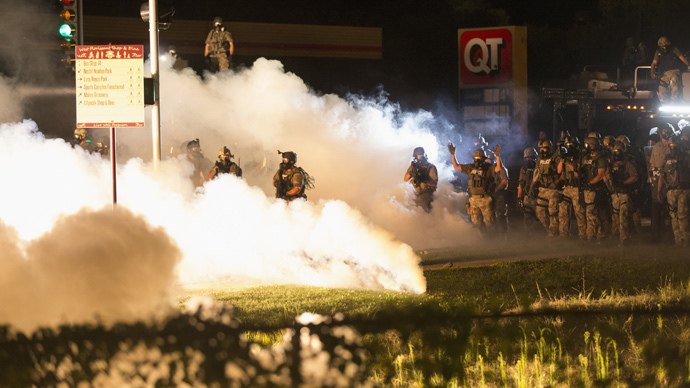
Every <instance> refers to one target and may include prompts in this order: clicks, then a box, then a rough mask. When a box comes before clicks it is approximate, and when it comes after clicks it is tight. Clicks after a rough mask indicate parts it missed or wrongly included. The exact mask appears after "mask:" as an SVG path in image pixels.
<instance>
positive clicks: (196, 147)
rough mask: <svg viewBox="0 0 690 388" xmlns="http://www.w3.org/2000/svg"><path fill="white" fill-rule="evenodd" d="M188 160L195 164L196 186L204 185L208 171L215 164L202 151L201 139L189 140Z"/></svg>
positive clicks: (193, 178)
mask: <svg viewBox="0 0 690 388" xmlns="http://www.w3.org/2000/svg"><path fill="white" fill-rule="evenodd" d="M187 160H188V161H189V162H191V163H192V164H193V165H194V172H193V173H192V182H193V183H194V186H195V187H199V186H201V185H203V184H204V182H206V171H209V170H210V169H211V166H212V165H213V164H212V163H211V161H210V160H208V158H207V157H205V156H204V154H203V153H202V152H201V146H200V144H199V139H194V140H191V141H189V142H187Z"/></svg>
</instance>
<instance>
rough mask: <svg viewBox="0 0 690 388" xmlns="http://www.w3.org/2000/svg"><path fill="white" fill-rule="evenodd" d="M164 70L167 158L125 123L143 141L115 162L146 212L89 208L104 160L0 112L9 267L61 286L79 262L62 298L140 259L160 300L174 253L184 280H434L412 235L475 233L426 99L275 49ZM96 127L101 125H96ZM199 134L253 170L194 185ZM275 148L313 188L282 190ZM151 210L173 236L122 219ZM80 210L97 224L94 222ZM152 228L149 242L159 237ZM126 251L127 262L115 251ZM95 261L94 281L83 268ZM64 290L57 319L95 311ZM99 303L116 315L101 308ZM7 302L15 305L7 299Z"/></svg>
mask: <svg viewBox="0 0 690 388" xmlns="http://www.w3.org/2000/svg"><path fill="white" fill-rule="evenodd" d="M161 85H162V88H161V100H162V108H161V112H162V123H163V125H162V127H163V129H162V132H163V145H164V151H165V152H164V155H165V157H166V159H165V160H164V161H163V163H162V164H161V167H160V171H158V172H154V171H153V166H152V164H151V163H150V156H149V155H150V153H151V151H150V150H151V140H150V139H151V136H150V132H149V131H146V130H143V131H142V130H141V129H120V130H118V142H119V144H121V145H123V146H124V147H125V148H124V149H123V151H121V152H122V155H119V156H120V159H119V160H120V162H122V163H124V162H125V161H126V157H127V156H138V157H134V158H131V159H129V160H127V161H126V163H124V164H121V165H119V167H118V202H119V206H120V207H124V208H126V209H128V210H130V211H131V212H133V214H135V215H132V214H130V213H129V212H122V213H115V214H114V215H112V216H110V218H113V219H110V218H108V217H106V216H105V215H104V214H103V212H105V211H100V212H93V211H87V210H83V208H90V209H101V208H103V207H104V206H106V205H107V204H108V203H109V202H110V198H111V193H110V189H111V182H110V166H109V161H108V160H104V159H102V158H101V157H100V156H99V155H95V154H89V153H87V152H85V151H82V150H81V149H73V148H71V147H70V146H69V145H68V144H67V143H65V142H64V141H63V140H61V139H49V140H47V139H45V138H44V137H43V135H42V134H41V133H40V132H39V131H38V128H36V125H35V123H33V122H32V121H30V120H28V121H24V122H21V123H14V124H11V123H6V124H2V125H0V179H2V181H3V182H4V185H3V187H4V190H3V191H4V193H3V199H4V200H3V202H2V203H0V220H2V221H3V222H4V223H5V224H6V226H5V228H4V229H3V230H4V233H3V235H2V238H3V241H4V244H6V245H7V246H8V247H9V249H4V250H3V253H0V255H3V256H5V255H7V256H8V259H7V260H3V261H6V262H7V263H9V264H8V265H10V266H11V267H12V268H13V270H16V271H18V272H16V274H17V275H16V276H13V277H12V278H13V279H22V277H23V276H26V277H27V278H29V279H32V280H31V281H36V280H35V277H36V276H46V274H52V273H55V276H56V278H55V279H46V280H45V281H43V283H44V284H45V285H44V286H42V287H56V288H57V287H58V283H60V281H61V280H59V279H61V276H60V275H59V274H60V270H61V269H64V270H65V271H71V272H73V274H72V275H70V276H69V277H67V278H66V279H69V281H70V282H71V283H74V284H79V287H78V288H75V289H73V290H69V292H67V291H66V292H65V294H64V295H65V297H66V300H69V299H70V298H76V294H79V293H83V294H85V295H89V298H90V299H88V300H89V301H93V302H95V301H96V299H102V298H103V297H105V295H103V294H99V292H88V291H87V290H88V289H89V287H91V286H94V287H96V288H95V289H96V290H98V289H102V288H103V287H106V285H111V286H113V287H117V285H118V284H125V285H126V284H128V283H127V282H124V280H125V279H124V278H125V277H126V276H125V274H126V273H131V274H133V275H134V276H135V279H136V277H137V276H141V277H140V278H139V280H140V281H141V282H142V283H146V282H147V279H149V278H150V281H151V282H153V283H154V285H149V286H146V285H141V286H140V287H144V288H146V289H147V292H148V293H150V294H157V295H156V296H153V295H152V296H151V298H146V297H143V299H148V301H146V302H144V301H142V303H147V306H148V307H152V306H153V305H154V302H155V303H158V302H160V301H161V298H162V296H164V295H165V294H166V292H164V291H165V290H167V289H168V286H169V285H170V284H168V283H170V282H169V278H168V277H167V274H168V272H169V271H170V269H171V268H175V274H176V279H177V280H179V282H180V283H181V284H182V285H185V286H194V285H197V286H199V285H201V286H209V285H213V284H217V283H218V284H223V285H226V284H230V285H232V286H252V285H260V284H280V283H290V284H304V285H317V286H329V287H353V288H370V289H387V290H399V291H410V292H424V291H425V288H426V283H425V280H424V277H423V274H422V271H421V269H420V268H419V266H418V261H419V258H418V257H417V256H416V255H415V253H414V251H413V247H414V249H425V248H433V247H443V246H457V245H458V244H462V243H463V242H465V243H467V242H468V241H469V240H472V239H474V238H475V237H476V236H477V233H476V231H474V230H473V229H472V228H471V227H470V226H469V225H468V224H467V222H466V221H465V220H464V219H463V217H462V216H461V215H460V212H459V208H460V206H464V201H465V198H464V196H463V195H460V194H457V193H455V192H453V190H452V186H451V185H450V183H448V180H449V179H451V177H452V175H451V168H450V167H448V166H447V164H446V163H445V159H447V153H445V150H444V149H445V142H446V139H449V138H452V137H451V136H450V135H448V133H450V131H451V128H449V126H448V125H447V123H445V122H444V121H443V120H441V119H437V118H434V117H433V116H432V115H431V114H429V113H427V112H417V113H404V112H400V111H399V109H398V108H397V106H395V105H393V104H390V103H387V102H386V101H385V99H383V98H378V99H365V98H362V97H357V96H350V97H348V98H347V99H344V98H340V97H338V96H334V95H319V94H317V93H315V92H313V91H311V90H310V89H309V88H308V87H307V85H305V84H304V82H303V81H302V80H301V79H299V78H298V77H297V76H295V75H294V74H289V73H285V72H284V71H283V69H282V65H281V64H280V63H279V62H277V61H269V60H265V59H260V60H258V61H257V62H256V63H255V64H254V66H253V67H252V68H250V69H243V70H240V71H238V72H236V73H233V72H227V73H221V74H217V75H207V77H206V79H205V80H202V79H201V78H200V77H199V76H197V75H196V74H194V73H193V72H192V71H191V69H186V70H184V71H182V72H176V71H173V70H171V69H169V68H164V69H163V70H162V74H161ZM0 87H2V84H1V83H0ZM5 87H6V86H5ZM9 94H10V97H9V100H12V93H11V90H10V92H9ZM3 113H5V112H0V114H3ZM0 117H10V118H11V117H12V116H0ZM6 121H9V120H6ZM147 122H149V121H148V120H147ZM99 132H100V131H99V130H90V135H91V137H92V138H95V137H97V136H99V135H100V134H102V133H99ZM437 136H439V137H440V138H441V140H437ZM193 138H199V139H200V141H201V145H202V148H203V149H204V151H205V153H206V155H207V156H208V157H209V158H210V159H212V160H213V159H214V158H215V156H216V152H215V150H217V149H219V148H221V147H223V146H228V147H229V148H230V149H231V150H232V153H233V154H234V155H235V161H237V162H240V163H241V165H242V168H243V170H244V172H245V174H244V177H243V179H238V178H236V177H234V176H221V177H220V178H219V179H216V180H214V181H212V182H208V183H207V184H206V185H204V187H203V188H200V189H196V190H195V189H194V187H193V185H192V183H191V181H190V179H189V176H190V175H191V173H192V170H193V168H192V166H191V164H190V163H188V162H187V161H186V159H185V157H184V156H177V155H176V154H177V153H178V151H179V148H180V145H182V144H185V142H186V141H188V140H190V139H193ZM417 146H423V147H424V148H425V150H426V152H427V154H428V156H429V159H430V161H431V162H433V163H435V164H436V165H437V167H438V169H439V175H440V177H441V182H440V185H439V190H438V191H437V193H436V200H435V201H434V209H433V211H432V212H431V213H430V214H427V213H425V212H424V211H422V210H421V209H420V208H417V207H415V206H414V202H413V198H414V192H413V190H412V187H411V186H410V185H409V184H408V183H404V182H403V181H402V177H403V175H404V173H405V170H406V169H407V166H408V164H409V162H410V160H411V153H412V150H413V148H414V147H417ZM278 149H280V150H283V151H287V150H291V151H295V152H296V153H297V154H298V163H297V164H298V165H299V166H302V167H303V168H304V169H305V170H307V171H308V172H309V173H310V174H311V175H312V176H314V177H315V178H316V188H315V189H314V190H312V191H308V192H307V194H308V196H309V200H308V201H295V202H292V203H290V204H289V205H288V204H286V203H285V202H283V201H281V200H276V199H274V198H273V196H274V188H273V187H272V186H271V179H272V176H273V174H274V172H275V171H276V170H277V168H278V164H279V163H280V161H281V160H280V156H279V155H277V153H276V150H278ZM126 152H128V153H129V154H130V155H127V154H126ZM123 214H127V215H126V216H125V215H123ZM139 215H141V216H143V218H144V219H145V220H146V221H147V222H148V223H150V224H152V225H154V226H156V227H158V226H160V227H163V229H164V230H165V232H166V233H167V234H168V235H169V236H170V238H171V241H168V242H167V243H166V241H167V240H165V238H164V236H162V235H161V233H159V232H158V231H157V230H154V229H151V228H150V227H149V229H146V227H145V226H144V225H139V226H138V227H139V228H140V229H141V231H139V232H137V229H136V228H132V227H131V226H129V225H128V224H127V222H125V221H123V220H121V219H120V218H127V219H128V220H130V219H131V220H130V222H133V223H137V222H139V223H141V222H143V221H141V218H140V217H139ZM118 217H119V218H118ZM117 219H120V221H119V222H116V221H117ZM78 220H80V221H78ZM78 222H81V223H84V225H87V226H88V228H89V229H88V232H89V235H88V237H85V236H84V235H83V234H82V232H85V231H86V230H85V229H84V228H77V227H76V226H75V223H78ZM99 222H100V223H102V224H106V225H103V226H101V224H99ZM70 228H71V229H70ZM143 230H147V231H148V232H143ZM151 230H154V231H155V232H151ZM151 234H153V235H154V237H156V238H155V239H154V240H155V241H153V242H151V241H147V239H148V238H151V236H149V235H151ZM57 236H60V237H57ZM58 240H59V242H60V243H59V244H58V243H57V242H58ZM85 240H86V241H85ZM84 244H86V246H87V247H92V248H94V249H93V250H88V249H84ZM125 247H126V249H125ZM178 247H179V250H180V251H181V258H179V260H178V257H179V256H178V254H177V252H178V251H177V249H178ZM139 250H141V252H140V251H139ZM113 252H114V253H113ZM146 258H150V260H149V263H155V265H158V266H160V267H161V270H164V271H163V272H164V274H156V273H155V272H156V271H155V270H154V271H151V269H152V268H154V267H155V266H154V264H151V268H148V269H147V268H138V265H139V264H141V265H144V266H146V265H147V264H146V260H145V259H146ZM153 258H155V260H154V259H153ZM117 260H120V261H122V264H123V265H122V268H121V269H119V268H115V267H116V266H115V265H114V263H113V262H111V261H117ZM13 263H14V264H13ZM178 263H179V264H178ZM85 264H88V265H85ZM85 276H89V277H92V278H93V279H94V280H95V281H96V283H90V282H84V281H82V279H83V277H85ZM111 276H112V277H111ZM8 279H9V278H8ZM31 281H30V282H28V283H31ZM120 281H123V282H124V283H121V282H120ZM8 287H10V286H8ZM156 287H157V289H156ZM135 289H136V288H135ZM80 290H83V292H82V291H80ZM41 292H46V293H49V292H50V290H49V289H46V288H40V289H36V290H35V291H31V292H29V291H27V295H35V296H34V297H35V298H36V299H40V298H41V297H42V295H41ZM147 292H143V293H142V294H146V293H147ZM3 295H11V294H3ZM127 296H133V294H132V293H125V294H123V298H126V297H127ZM138 297H142V296H141V295H139V296H138ZM118 300H120V299H118ZM84 302H85V303H86V302H87V301H86V300H84ZM65 303H67V302H65ZM60 306H61V305H60V303H56V307H55V309H49V308H46V311H49V312H50V314H48V315H49V316H50V317H47V318H46V319H48V318H50V319H51V320H55V319H58V317H60V318H62V319H64V318H65V317H66V316H65V315H60V314H69V316H70V317H73V318H74V317H79V316H84V315H86V314H87V311H86V310H84V311H77V312H75V313H74V314H72V313H71V312H70V313H65V311H64V309H63V310H61V308H63V307H65V306H62V307H60ZM65 308H66V307H65ZM124 310H126V306H125V305H117V303H115V306H114V307H112V308H111V310H110V311H111V312H112V313H113V314H114V315H116V314H123V315H125V316H126V315H127V314H126V313H125V312H124ZM90 313H92V314H99V315H101V316H107V315H108V314H107V312H104V311H100V310H98V309H94V308H91V310H90ZM0 314H2V315H5V316H7V317H9V316H12V315H13V314H12V311H11V310H7V309H5V310H2V309H0Z"/></svg>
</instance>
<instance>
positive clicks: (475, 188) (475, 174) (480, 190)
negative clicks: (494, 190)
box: [467, 163, 494, 195]
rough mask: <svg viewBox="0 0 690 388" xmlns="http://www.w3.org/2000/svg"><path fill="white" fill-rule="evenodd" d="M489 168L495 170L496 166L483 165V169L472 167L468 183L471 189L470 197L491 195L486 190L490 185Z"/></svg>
mask: <svg viewBox="0 0 690 388" xmlns="http://www.w3.org/2000/svg"><path fill="white" fill-rule="evenodd" d="M489 168H494V166H492V165H490V164H488V163H483V164H482V166H481V167H476V166H472V170H471V171H470V179H469V181H468V182H467V186H468V188H469V189H470V195H486V194H491V193H488V192H487V190H486V186H487V184H488V182H487V179H489V178H488V175H489V173H488V170H489Z"/></svg>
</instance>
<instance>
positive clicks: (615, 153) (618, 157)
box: [611, 151, 623, 161]
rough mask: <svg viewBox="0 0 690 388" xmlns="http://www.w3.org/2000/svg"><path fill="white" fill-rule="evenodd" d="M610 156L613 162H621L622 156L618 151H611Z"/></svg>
mask: <svg viewBox="0 0 690 388" xmlns="http://www.w3.org/2000/svg"><path fill="white" fill-rule="evenodd" d="M611 155H612V156H613V160H615V161H621V160H622V159H623V154H622V153H621V152H620V151H613V152H612V153H611Z"/></svg>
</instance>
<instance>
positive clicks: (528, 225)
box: [522, 195, 539, 233]
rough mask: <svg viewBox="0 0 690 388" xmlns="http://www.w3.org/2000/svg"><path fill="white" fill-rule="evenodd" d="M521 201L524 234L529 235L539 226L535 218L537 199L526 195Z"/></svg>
mask: <svg viewBox="0 0 690 388" xmlns="http://www.w3.org/2000/svg"><path fill="white" fill-rule="evenodd" d="M522 201H523V202H522V205H523V208H522V217H523V226H524V227H525V232H528V233H529V232H532V231H536V230H537V228H538V225H539V219H538V218H537V199H536V198H534V197H531V196H529V195H526V196H525V198H524V199H523V200H522Z"/></svg>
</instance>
